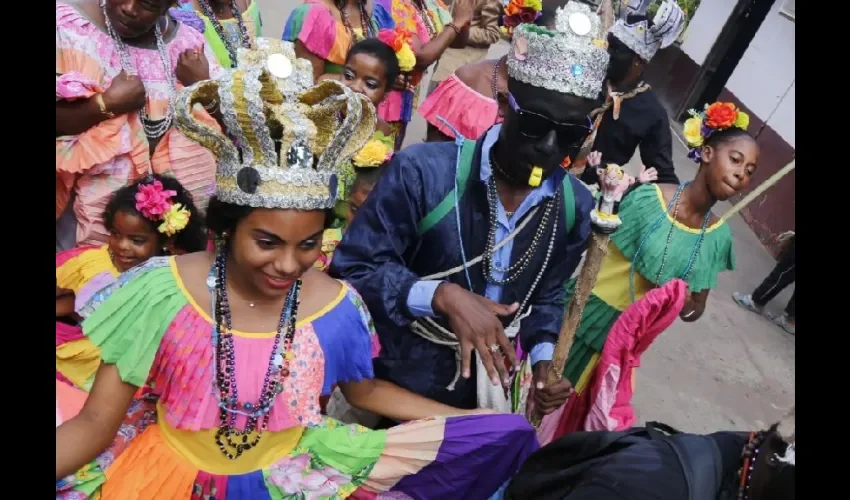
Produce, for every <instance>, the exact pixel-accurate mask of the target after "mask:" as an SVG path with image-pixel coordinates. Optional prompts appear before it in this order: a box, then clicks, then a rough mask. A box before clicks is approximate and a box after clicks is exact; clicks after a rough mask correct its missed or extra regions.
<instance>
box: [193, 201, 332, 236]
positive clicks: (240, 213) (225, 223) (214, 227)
mask: <svg viewBox="0 0 850 500" xmlns="http://www.w3.org/2000/svg"><path fill="white" fill-rule="evenodd" d="M253 211H254V207H247V206H244V205H235V204H233V203H227V202H225V201H221V200H220V199H219V198H218V196H213V197H212V199H211V200H210V206H209V208H207V227H209V229H210V231H212V232H213V233H215V235H216V236H217V237H219V238H221V237H222V235H223V234H224V233H231V234H232V233H233V231H234V230H235V229H236V226H237V225H239V222H240V221H241V220H242V219H244V218H245V217H248V216H249V215H250V214H251V212H253ZM335 217H336V216H335V215H334V211H333V209H328V210H325V229H327V228H329V227H331V224H333V222H334V219H335Z"/></svg>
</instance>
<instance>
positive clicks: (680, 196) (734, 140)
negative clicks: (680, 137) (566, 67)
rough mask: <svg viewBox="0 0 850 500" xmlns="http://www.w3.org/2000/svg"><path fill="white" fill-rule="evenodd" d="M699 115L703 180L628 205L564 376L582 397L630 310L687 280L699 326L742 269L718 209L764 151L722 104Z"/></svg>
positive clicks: (697, 144)
mask: <svg viewBox="0 0 850 500" xmlns="http://www.w3.org/2000/svg"><path fill="white" fill-rule="evenodd" d="M692 113H693V117H692V118H691V119H689V120H688V121H686V122H685V128H684V136H685V139H686V141H687V142H688V145H689V146H691V150H690V153H689V157H690V158H691V159H693V160H694V161H696V162H698V163H699V165H700V168H699V170H698V171H697V174H696V178H695V179H694V180H693V181H692V182H686V183H684V184H681V185H678V186H677V185H672V184H640V185H639V186H638V187H637V188H635V189H634V190H633V191H631V192H630V193H628V194H627V195H626V196H625V197H624V198H623V200H622V202H621V204H620V212H619V216H620V219H622V221H623V224H622V226H620V228H619V229H617V231H616V232H614V233H613V234H612V235H611V242H610V244H609V246H608V255H607V256H606V257H605V260H604V261H603V263H602V267H601V270H600V272H599V275H598V278H597V281H596V285H595V286H594V288H593V291H592V293H591V295H590V297H589V298H588V301H587V304H586V305H585V308H584V312H583V315H582V320H581V323H580V325H579V328H578V331H577V332H576V338H575V342H574V344H573V346H572V349H571V350H570V352H569V355H568V357H567V365H566V367H565V369H564V376H565V377H566V378H567V379H569V380H570V382H571V383H572V384H573V387H574V388H575V391H576V395H575V396H574V397H578V398H583V397H585V396H586V391H585V389H586V387H587V382H588V380H589V378H590V376H591V374H592V373H593V371H594V369H595V368H596V365H597V362H598V361H599V357H600V354H601V353H602V351H603V347H604V346H605V343H606V340H607V338H608V332H609V330H610V329H611V326H612V325H613V324H614V322H615V321H616V320H617V318H618V317H619V316H620V314H621V313H622V311H624V310H625V309H626V308H627V307H628V306H629V305H630V304H632V303H633V302H635V301H636V300H639V299H641V298H642V297H643V296H644V294H646V292H647V291H649V290H651V289H652V288H655V287H657V286H660V285H663V284H665V283H667V282H668V281H670V280H672V279H674V278H679V279H682V280H684V281H685V282H686V283H687V284H688V288H689V292H690V293H689V294H688V297H687V300H686V302H685V305H684V307H683V308H682V312H681V313H680V317H681V319H682V320H683V321H687V322H692V321H696V320H698V319H699V318H700V317H701V316H702V314H703V313H704V312H705V307H706V303H707V300H708V294H709V291H710V290H711V289H712V288H714V287H716V286H717V275H718V274H719V273H721V272H723V271H726V270H733V269H734V267H735V253H734V251H733V249H732V231H731V230H730V228H729V225H728V224H726V223H725V222H723V221H721V220H720V218H718V217H717V216H715V215H714V214H713V213H712V212H711V208H712V207H713V206H714V204H715V203H717V202H718V201H724V200H727V199H729V198H730V197H731V196H733V195H734V194H736V193H739V192H741V191H742V190H743V189H745V188H746V187H747V185H748V184H749V183H750V179H751V178H752V175H753V173H754V172H755V170H756V165H757V162H758V158H759V147H758V145H757V144H756V141H755V139H753V137H752V136H751V135H749V134H748V133H747V131H746V128H747V126H748V125H749V117H748V116H747V115H746V113H744V112H743V111H740V110H738V109H737V108H736V107H735V105H734V104H731V103H722V102H718V103H714V104H712V105H710V106H707V107H706V110H705V111H704V112H702V113H695V112H692ZM574 286H575V279H573V280H571V281H570V282H569V283H568V284H567V290H568V293H570V294H571V293H572V290H573V287H574ZM572 415H573V416H581V415H583V412H580V411H579V412H572ZM568 416H569V415H565V417H568ZM580 420H581V419H562V420H561V422H560V425H559V427H558V430H557V432H556V433H555V437H556V438H557V437H558V436H560V435H563V434H565V433H566V432H571V431H574V430H577V429H579V428H580V427H581V425H582V424H583V422H582V421H580Z"/></svg>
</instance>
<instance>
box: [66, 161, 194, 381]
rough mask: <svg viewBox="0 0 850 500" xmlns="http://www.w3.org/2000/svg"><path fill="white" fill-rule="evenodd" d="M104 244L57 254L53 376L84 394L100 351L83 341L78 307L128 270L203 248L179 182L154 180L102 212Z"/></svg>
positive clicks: (129, 189)
mask: <svg viewBox="0 0 850 500" xmlns="http://www.w3.org/2000/svg"><path fill="white" fill-rule="evenodd" d="M103 220H104V225H105V227H106V230H107V231H108V233H109V236H108V243H107V244H105V245H101V246H84V247H79V248H75V249H73V250H66V251H64V252H60V253H58V254H56V376H57V378H59V379H60V380H65V381H70V382H71V383H73V385H75V386H77V387H80V388H84V389H88V388H89V387H90V384H91V379H92V377H93V376H94V373H95V372H96V371H97V368H98V366H99V365H100V357H99V354H100V351H99V350H98V349H97V347H95V346H94V344H92V343H91V342H90V341H89V340H87V339H85V338H84V337H83V333H82V329H81V328H80V327H79V326H78V324H79V320H80V317H79V316H78V315H77V311H78V310H79V306H80V305H82V304H85V303H86V302H87V301H88V300H89V299H90V298H91V297H92V296H93V295H94V293H95V292H97V291H99V290H101V289H102V288H104V287H105V286H106V285H109V284H110V283H112V282H114V281H115V280H116V279H117V278H118V276H119V275H120V274H121V273H123V272H124V271H127V270H128V269H130V268H132V267H136V266H138V265H139V264H142V263H144V262H146V261H147V260H148V259H150V258H151V257H155V256H158V255H180V254H184V253H190V252H197V251H200V250H203V249H204V247H205V246H206V234H205V232H204V227H203V217H202V216H201V214H200V212H199V211H198V209H197V207H196V206H195V203H194V202H193V201H192V197H191V196H190V195H189V192H188V191H187V190H186V189H185V188H184V187H183V185H182V184H180V182H179V181H178V180H177V179H175V178H173V177H167V176H163V175H156V174H155V175H153V176H151V177H148V178H145V179H142V180H140V181H137V182H135V183H134V184H131V185H129V186H125V187H123V188H121V189H119V190H118V191H116V192H115V194H114V195H113V196H112V198H110V199H109V201H108V202H107V205H106V210H105V211H104V213H103Z"/></svg>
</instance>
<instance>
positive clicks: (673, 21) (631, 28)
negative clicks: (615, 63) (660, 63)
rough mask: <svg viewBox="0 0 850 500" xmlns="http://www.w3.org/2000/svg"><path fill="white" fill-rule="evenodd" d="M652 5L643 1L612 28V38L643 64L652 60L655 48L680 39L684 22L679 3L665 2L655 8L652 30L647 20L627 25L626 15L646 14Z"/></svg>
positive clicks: (668, 44) (624, 13)
mask: <svg viewBox="0 0 850 500" xmlns="http://www.w3.org/2000/svg"><path fill="white" fill-rule="evenodd" d="M651 3H652V2H647V1H644V2H643V3H641V4H640V6H638V7H636V8H629V9H626V10H625V11H624V12H623V13H621V16H620V19H619V20H617V22H616V23H614V27H613V28H611V35H612V36H614V37H615V38H616V39H617V40H619V41H621V42H623V44H624V45H625V46H626V47H628V48H629V49H631V50H632V51H633V52H634V53H635V54H637V55H638V56H639V57H640V58H641V59H643V60H644V61H646V62H649V61H651V60H652V58H653V57H654V56H655V53H656V52H658V49H663V48H667V47H669V46H670V45H672V44H673V42H675V41H676V39H678V38H679V36H680V35H681V34H682V31H683V30H684V29H685V21H686V16H685V12H684V11H683V10H682V8H681V7H679V5H678V4H676V3H675V2H673V1H672V0H664V2H663V3H662V4H661V6H660V7H658V12H657V13H656V14H655V18H653V20H652V26H651V27H650V26H649V22H647V20H641V21H638V22H635V23H632V24H629V23H628V21H627V16H629V15H636V14H637V15H641V14H645V13H646V9H648V8H649V5H650V4H651Z"/></svg>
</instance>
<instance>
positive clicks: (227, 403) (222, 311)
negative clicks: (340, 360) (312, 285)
mask: <svg viewBox="0 0 850 500" xmlns="http://www.w3.org/2000/svg"><path fill="white" fill-rule="evenodd" d="M226 255H227V245H226V244H225V245H223V246H222V249H221V250H220V251H219V253H218V254H217V255H216V258H215V264H214V266H213V269H210V274H209V276H208V277H207V287H208V288H209V289H210V295H211V300H212V311H213V314H214V315H215V324H214V325H213V332H212V344H213V352H214V353H215V366H214V373H215V382H214V388H215V390H214V392H215V393H216V396H217V398H218V401H219V403H218V406H219V427H218V431H216V434H215V443H216V445H218V449H219V450H220V451H221V453H222V454H223V455H224V456H225V457H227V458H228V459H230V460H235V459H237V458H239V457H240V456H241V455H242V453H243V452H245V451H247V450H250V449H251V448H253V447H255V446H257V444H258V443H259V442H260V439H261V438H262V435H263V432H264V431H265V430H266V429H267V428H268V420H269V412H270V411H271V409H272V407H274V403H275V398H276V397H277V396H278V395H279V394H280V393H281V392H283V384H282V383H283V380H284V379H285V378H286V377H288V376H289V366H290V362H291V361H292V360H293V359H294V358H295V356H294V354H293V352H292V342H293V339H294V337H295V323H296V318H297V316H298V305H299V298H298V294H299V291H300V289H301V280H297V281H296V282H295V283H294V284H293V285H292V288H291V289H290V290H289V294H288V295H287V296H286V302H285V303H284V306H283V310H282V311H281V314H280V321H279V322H278V327H277V333H276V334H275V337H274V347H273V348H272V354H271V358H270V360H269V366H268V369H267V370H266V376H265V378H264V380H263V388H262V390H261V391H260V399H259V401H257V402H256V403H248V402H243V403H240V402H239V390H238V388H237V386H236V350H235V348H234V342H233V323H232V321H231V315H230V303H229V301H228V299H227V258H226ZM284 329H285V330H286V332H285V333H283V331H284ZM281 339H282V340H283V346H282V349H281V345H280V344H281ZM238 415H243V416H245V417H247V418H248V422H247V424H246V425H245V430H243V431H240V430H238V429H236V417H237V416H238ZM251 433H256V435H255V437H254V439H253V440H252V441H250V442H249V441H248V437H249V436H250V435H251Z"/></svg>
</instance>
